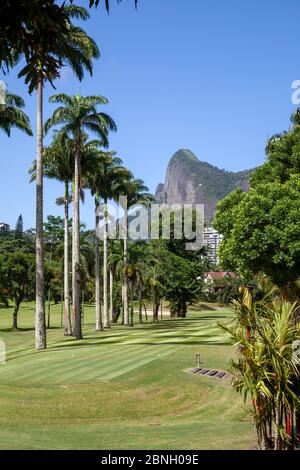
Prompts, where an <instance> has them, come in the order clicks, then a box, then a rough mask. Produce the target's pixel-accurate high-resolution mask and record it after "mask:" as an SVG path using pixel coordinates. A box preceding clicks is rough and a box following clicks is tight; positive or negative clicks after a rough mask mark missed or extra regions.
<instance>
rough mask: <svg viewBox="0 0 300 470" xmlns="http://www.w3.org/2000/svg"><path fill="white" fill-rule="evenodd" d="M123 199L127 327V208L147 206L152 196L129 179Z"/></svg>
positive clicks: (126, 318)
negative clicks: (139, 205)
mask: <svg viewBox="0 0 300 470" xmlns="http://www.w3.org/2000/svg"><path fill="white" fill-rule="evenodd" d="M122 195H123V197H122V198H120V204H121V207H122V209H123V212H124V214H123V221H122V231H121V236H122V238H123V247H124V276H123V312H124V325H129V315H128V276H127V262H128V260H127V258H128V233H127V232H128V208H129V209H130V207H132V206H134V205H137V204H143V205H149V204H150V203H151V202H153V195H152V194H150V193H149V192H148V188H147V186H145V184H144V182H143V180H141V179H134V178H133V179H130V180H129V181H128V182H127V183H126V184H125V187H124V190H123V192H122Z"/></svg>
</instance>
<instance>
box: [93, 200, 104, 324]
mask: <svg viewBox="0 0 300 470" xmlns="http://www.w3.org/2000/svg"><path fill="white" fill-rule="evenodd" d="M98 209H99V201H98V199H95V211H96V227H95V276H96V283H95V289H96V295H95V298H96V331H100V330H101V331H103V323H102V314H101V313H102V312H101V287H100V253H99V233H98V230H99V220H100V217H99V214H98Z"/></svg>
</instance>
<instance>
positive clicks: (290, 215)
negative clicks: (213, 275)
mask: <svg viewBox="0 0 300 470" xmlns="http://www.w3.org/2000/svg"><path fill="white" fill-rule="evenodd" d="M298 114H299V113H298ZM298 114H297V113H295V114H294V115H293V116H292V122H293V127H292V129H291V130H290V131H289V132H285V133H282V134H277V135H276V136H273V137H272V138H271V139H270V140H269V141H268V143H267V146H266V152H267V156H268V159H267V161H266V163H265V164H264V165H262V166H261V167H259V168H258V169H257V170H256V171H255V172H254V173H253V175H252V178H251V188H250V191H249V192H248V193H243V192H242V191H241V190H236V191H234V192H233V193H230V194H229V195H228V196H227V197H226V198H225V199H223V200H222V201H221V202H219V203H218V206H217V212H216V214H215V218H214V221H213V225H214V227H215V228H216V229H217V230H218V231H219V232H220V233H222V234H223V236H224V238H223V242H222V244H221V248H220V261H221V264H222V266H223V268H225V269H230V270H237V271H239V272H240V273H241V274H242V275H246V276H248V275H250V276H251V275H253V274H258V273H260V272H263V273H265V274H267V275H268V276H269V277H270V279H271V280H272V281H273V282H274V283H275V284H277V285H278V286H281V287H282V289H285V288H286V286H287V285H288V284H289V283H292V282H294V281H295V280H296V279H297V278H298V277H299V275H300V245H299V240H298V238H299V237H298V233H299V230H300V157H299V155H300V153H299V149H300V126H299V124H298V121H297V115H298Z"/></svg>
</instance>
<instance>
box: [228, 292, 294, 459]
mask: <svg viewBox="0 0 300 470" xmlns="http://www.w3.org/2000/svg"><path fill="white" fill-rule="evenodd" d="M274 294H276V291H275V290H274V288H273V290H272V291H269V292H268V293H267V294H266V295H265V297H264V298H263V299H262V300H260V301H256V302H254V301H253V299H252V296H251V293H250V292H249V290H248V289H247V288H245V287H243V288H241V289H240V298H239V299H238V300H236V301H234V303H233V306H234V309H235V313H236V316H235V321H234V323H233V324H230V325H228V324H227V325H224V324H220V326H221V327H222V329H223V330H225V331H226V332H229V334H230V336H231V337H232V339H233V340H234V342H235V344H237V345H238V347H239V349H238V357H237V359H234V360H232V361H231V367H230V368H231V372H232V374H233V381H232V385H233V387H234V388H235V390H236V391H237V392H239V393H242V394H243V397H244V400H245V401H246V400H247V399H250V400H251V401H252V415H253V419H254V423H255V428H256V431H257V438H258V446H259V448H260V449H274V450H282V449H288V448H293V447H294V446H295V445H296V442H297V437H298V436H297V433H299V430H298V431H296V432H295V429H294V427H293V422H294V414H295V413H296V412H299V409H300V400H299V396H298V393H297V387H299V378H300V367H299V366H300V361H299V356H297V354H296V351H295V344H297V341H299V324H296V323H295V322H294V316H295V307H296V304H291V303H289V302H286V301H284V300H282V299H279V298H277V300H276V301H273V302H272V297H274Z"/></svg>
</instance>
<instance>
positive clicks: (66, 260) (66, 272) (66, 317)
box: [64, 181, 72, 336]
mask: <svg viewBox="0 0 300 470" xmlns="http://www.w3.org/2000/svg"><path fill="white" fill-rule="evenodd" d="M64 223H65V227H64V229H65V230H64V320H65V322H64V323H65V336H70V335H71V334H72V328H71V316H70V299H69V182H68V181H66V182H65V221H64Z"/></svg>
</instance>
